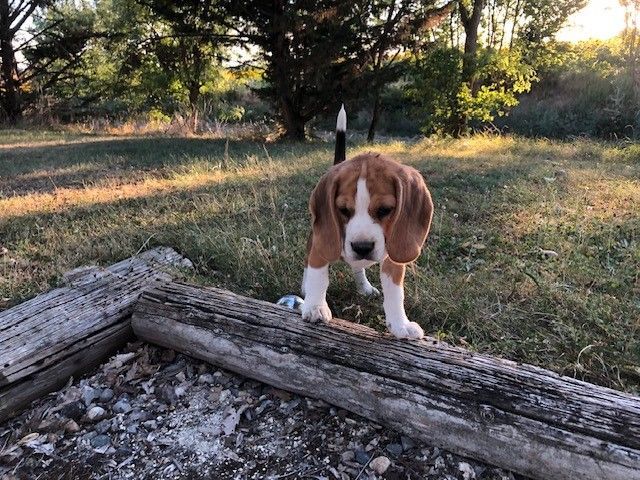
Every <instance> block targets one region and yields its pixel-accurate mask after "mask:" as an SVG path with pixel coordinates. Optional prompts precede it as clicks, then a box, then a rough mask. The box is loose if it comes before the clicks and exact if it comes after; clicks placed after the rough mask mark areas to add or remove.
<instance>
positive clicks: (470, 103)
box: [409, 49, 536, 134]
mask: <svg viewBox="0 0 640 480" xmlns="http://www.w3.org/2000/svg"><path fill="white" fill-rule="evenodd" d="M462 63H463V62H462V53H461V52H460V51H459V50H457V49H434V50H432V51H430V52H428V53H427V54H426V55H423V56H421V57H418V58H417V59H416V61H415V63H414V69H413V72H412V80H413V81H412V85H411V88H410V89H409V95H410V98H411V99H412V100H413V102H414V104H415V105H416V108H417V109H418V110H419V111H420V112H421V113H422V115H423V116H424V123H423V128H422V129H423V131H424V132H425V133H441V134H442V133H453V132H454V130H455V128H456V125H455V123H454V122H455V118H456V117H457V116H458V115H463V116H464V117H466V118H467V119H469V120H470V121H471V122H474V123H475V124H476V125H482V124H485V123H488V122H492V121H493V120H494V119H495V118H496V116H499V117H501V116H504V115H506V114H507V113H508V111H509V109H510V108H512V107H514V106H515V105H517V104H518V97H517V96H518V95H519V94H522V93H524V92H527V91H529V90H530V89H531V85H532V82H534V81H535V80H536V76H535V72H534V70H533V68H532V67H531V66H529V65H527V64H526V63H524V62H523V60H522V57H521V55H520V53H519V51H517V50H512V51H507V50H503V51H501V52H497V51H489V50H484V51H482V52H481V54H480V55H479V58H478V67H477V70H476V74H475V82H474V85H473V89H472V87H471V86H469V84H467V83H465V82H463V81H462Z"/></svg>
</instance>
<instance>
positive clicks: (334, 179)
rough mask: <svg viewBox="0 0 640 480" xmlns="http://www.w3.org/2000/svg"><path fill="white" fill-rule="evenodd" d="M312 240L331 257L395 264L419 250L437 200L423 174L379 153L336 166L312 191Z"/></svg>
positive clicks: (413, 256) (326, 257) (329, 259)
mask: <svg viewBox="0 0 640 480" xmlns="http://www.w3.org/2000/svg"><path fill="white" fill-rule="evenodd" d="M309 209H310V210H311V216H312V220H313V238H312V245H313V248H314V250H315V251H316V252H317V254H318V255H320V256H321V257H322V258H323V259H324V260H326V261H327V262H333V261H336V260H338V259H339V258H340V256H342V257H343V258H344V259H345V260H346V261H347V262H349V263H357V262H358V261H364V262H371V261H374V262H380V261H382V260H383V259H384V258H385V256H386V255H387V254H388V255H389V257H390V258H391V260H392V261H394V262H396V263H409V262H412V261H413V260H415V259H416V258H417V257H418V255H420V250H421V248H422V245H423V244H424V242H425V240H426V238H427V234H428V233H429V227H430V225H431V218H432V215H433V203H432V201H431V195H430V194H429V190H428V189H427V186H426V185H425V183H424V180H423V178H422V175H420V173H419V172H418V171H417V170H415V169H413V168H411V167H408V166H405V165H401V164H399V163H397V162H395V161H394V160H391V159H390V158H388V157H385V156H383V155H380V154H372V153H367V154H363V155H358V156H356V157H354V158H353V159H351V160H349V161H346V162H342V163H339V164H338V165H334V166H333V167H332V168H331V169H330V170H329V171H328V172H327V173H326V174H325V175H324V176H323V177H322V178H321V179H320V181H319V182H318V185H317V186H316V188H315V189H314V190H313V193H312V194H311V200H310V202H309Z"/></svg>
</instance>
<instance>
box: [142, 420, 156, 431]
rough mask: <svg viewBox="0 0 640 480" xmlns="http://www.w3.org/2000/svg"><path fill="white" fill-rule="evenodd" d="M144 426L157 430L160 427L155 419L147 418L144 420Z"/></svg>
mask: <svg viewBox="0 0 640 480" xmlns="http://www.w3.org/2000/svg"><path fill="white" fill-rule="evenodd" d="M142 426H143V427H144V428H146V429H147V430H155V429H156V428H158V422H156V421H155V420H147V421H146V422H142Z"/></svg>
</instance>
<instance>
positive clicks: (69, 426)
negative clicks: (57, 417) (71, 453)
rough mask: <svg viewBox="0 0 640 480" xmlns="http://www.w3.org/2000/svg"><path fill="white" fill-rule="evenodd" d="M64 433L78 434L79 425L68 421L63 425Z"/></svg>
mask: <svg viewBox="0 0 640 480" xmlns="http://www.w3.org/2000/svg"><path fill="white" fill-rule="evenodd" d="M64 431H65V432H68V433H76V432H79V431H80V425H78V424H77V423H76V422H75V420H68V421H67V423H65V424H64Z"/></svg>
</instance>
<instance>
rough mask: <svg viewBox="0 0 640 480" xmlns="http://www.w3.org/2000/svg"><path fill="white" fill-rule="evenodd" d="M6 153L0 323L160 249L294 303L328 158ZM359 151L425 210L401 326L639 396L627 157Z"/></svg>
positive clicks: (603, 148)
mask: <svg viewBox="0 0 640 480" xmlns="http://www.w3.org/2000/svg"><path fill="white" fill-rule="evenodd" d="M0 145H1V147H0V247H4V248H6V249H7V251H6V253H4V254H2V253H0V308H2V307H3V306H4V307H6V306H9V305H12V304H15V303H17V302H19V301H22V300H24V299H25V298H28V297H30V296H33V295H36V294H37V293H39V292H41V291H43V290H46V289H47V288H50V287H51V286H52V285H55V284H56V282H57V279H58V278H60V275H61V274H62V272H64V271H65V270H68V269H71V268H74V267H77V266H80V265H85V264H90V263H100V264H108V263H112V262H114V261H116V260H119V259H122V258H125V257H127V256H130V255H132V254H135V253H136V252H137V251H138V250H140V249H141V248H147V247H151V246H155V245H170V246H172V247H174V248H176V249H177V250H179V251H180V252H182V253H183V254H185V255H186V256H188V257H189V258H191V259H192V260H193V261H194V263H195V265H196V269H197V273H196V275H194V277H193V278H192V279H191V280H192V281H196V282H200V283H203V284H211V285H218V286H223V287H226V288H231V289H232V290H234V291H236V292H239V293H243V294H247V295H252V296H255V297H259V298H263V299H266V300H269V301H275V300H277V298H279V297H280V296H281V295H283V294H285V293H295V292H298V291H299V284H300V275H301V270H302V261H303V257H304V245H305V242H306V237H307V232H308V223H309V218H308V210H307V199H308V196H309V193H310V192H311V189H312V188H313V186H314V184H315V182H316V181H317V179H318V178H319V177H320V175H322V173H323V172H325V171H326V169H327V168H328V167H329V165H330V164H331V157H332V145H331V144H326V143H320V142H317V143H311V144H307V145H294V144H286V143H283V144H266V145H263V144H261V143H257V142H244V141H229V142H226V141H224V140H215V139H202V138H161V137H155V138H148V137H146V138H135V137H133V138H116V139H113V138H104V137H100V138H97V137H91V136H87V137H82V136H78V135H75V136H69V134H65V133H57V134H56V133H47V132H35V133H32V134H24V133H16V132H9V133H4V134H0ZM369 149H375V150H381V151H385V152H387V153H389V154H391V155H393V156H395V157H396V158H398V159H400V160H402V161H403V162H406V163H410V164H412V165H413V166H415V167H416V168H418V169H420V170H421V171H422V173H423V174H424V175H425V177H426V178H427V180H428V183H429V184H430V187H431V190H432V193H433V196H434V201H435V203H436V208H437V212H436V214H435V217H434V224H433V228H432V234H431V236H430V239H429V241H428V244H427V248H426V249H425V251H424V253H423V255H422V256H421V257H420V259H419V261H418V262H417V264H416V265H415V267H414V268H412V269H411V271H410V273H409V275H408V280H407V307H408V311H409V314H410V316H411V317H412V319H414V320H417V321H419V322H420V323H421V324H422V325H423V326H424V327H425V329H426V330H427V331H428V332H429V333H430V334H431V335H437V336H439V337H441V338H444V339H446V340H447V341H450V342H452V343H455V344H461V345H464V346H466V347H467V348H471V349H476V350H480V351H485V352H490V353H493V354H497V355H502V356H505V357H509V358H512V359H516V360H521V361H527V362H532V363H535V364H538V365H542V366H545V367H549V368H553V369H555V370H557V371H559V372H562V373H565V374H568V375H575V376H577V377H579V378H586V379H588V380H591V381H596V382H599V383H602V384H605V385H610V386H613V387H616V388H621V389H626V390H630V391H637V390H638V385H640V369H639V368H638V365H639V364H640V362H639V359H640V332H639V331H638V329H639V327H640V278H639V275H640V274H639V272H638V265H640V220H639V215H638V212H640V181H639V180H638V179H639V178H640V149H638V148H637V146H635V145H627V144H616V145H614V144H604V143H598V142H593V141H588V140H577V141H574V142H551V141H546V140H527V139H520V138H513V137H500V138H497V137H491V136H478V137H473V138H468V139H462V140H451V139H445V140H434V139H425V140H423V141H420V142H416V143H407V142H388V143H385V144H379V145H374V146H367V145H359V146H354V147H352V148H351V149H350V152H349V153H350V154H354V153H356V152H358V151H364V150H369ZM548 252H555V253H556V254H557V255H551V254H549V253H548ZM372 270H373V271H372V272H371V275H370V277H371V279H372V281H373V282H374V283H377V278H376V277H377V275H376V272H375V269H372ZM332 278H333V281H332V284H331V287H330V290H329V302H330V305H331V307H332V309H333V311H334V314H336V315H338V316H342V317H344V318H348V319H351V320H355V321H359V322H363V323H367V324H369V325H372V326H374V327H376V328H382V326H383V321H382V308H381V302H380V301H379V300H365V299H363V298H361V297H359V296H357V294H355V289H354V287H353V280H352V279H351V275H350V273H349V271H348V269H347V268H344V266H335V267H334V268H332Z"/></svg>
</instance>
